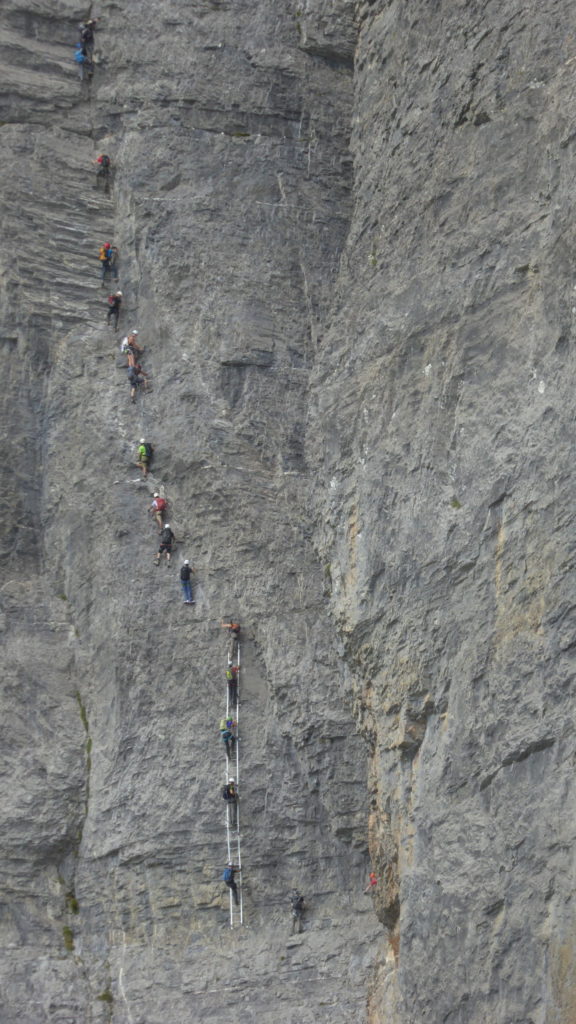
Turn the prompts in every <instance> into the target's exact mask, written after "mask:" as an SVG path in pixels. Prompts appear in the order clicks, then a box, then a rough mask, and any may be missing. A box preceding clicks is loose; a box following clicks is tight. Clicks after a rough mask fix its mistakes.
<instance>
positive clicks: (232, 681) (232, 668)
mask: <svg viewBox="0 0 576 1024" xmlns="http://www.w3.org/2000/svg"><path fill="white" fill-rule="evenodd" d="M239 672H240V666H239V665H228V668H227V669H226V682H227V684H228V700H229V701H230V703H231V704H234V705H236V704H238V673H239Z"/></svg>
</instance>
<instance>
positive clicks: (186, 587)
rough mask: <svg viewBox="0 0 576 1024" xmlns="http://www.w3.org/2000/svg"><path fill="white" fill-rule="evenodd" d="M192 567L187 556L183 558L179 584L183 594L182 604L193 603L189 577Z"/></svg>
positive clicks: (192, 570)
mask: <svg viewBox="0 0 576 1024" xmlns="http://www.w3.org/2000/svg"><path fill="white" fill-rule="evenodd" d="M193 572H194V569H193V568H192V566H191V565H190V562H189V561H188V559H187V558H185V559H184V562H183V563H182V567H181V569H180V585H181V587H182V593H183V594H184V604H194V601H193V600H192V580H191V579H190V577H191V574H192V573H193Z"/></svg>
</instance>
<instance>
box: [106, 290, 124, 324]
mask: <svg viewBox="0 0 576 1024" xmlns="http://www.w3.org/2000/svg"><path fill="white" fill-rule="evenodd" d="M121 305H122V292H114V294H113V295H109V296H108V313H107V314H106V323H107V324H108V326H110V321H111V320H112V319H113V320H114V330H115V331H117V330H118V317H119V316H120V306H121Z"/></svg>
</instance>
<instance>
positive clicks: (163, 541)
mask: <svg viewBox="0 0 576 1024" xmlns="http://www.w3.org/2000/svg"><path fill="white" fill-rule="evenodd" d="M175 540H176V537H175V536H174V534H173V533H172V530H171V529H170V523H165V524H164V526H163V527H162V532H161V534H160V547H159V548H158V553H157V555H156V558H155V559H154V564H155V565H160V559H161V558H162V554H165V555H166V565H170V556H171V554H172V545H173V543H174V541H175Z"/></svg>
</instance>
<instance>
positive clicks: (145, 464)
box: [136, 437, 154, 476]
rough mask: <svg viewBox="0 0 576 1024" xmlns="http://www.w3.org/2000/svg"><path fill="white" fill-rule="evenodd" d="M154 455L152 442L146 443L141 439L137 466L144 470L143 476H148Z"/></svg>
mask: <svg viewBox="0 0 576 1024" xmlns="http://www.w3.org/2000/svg"><path fill="white" fill-rule="evenodd" d="M153 455H154V448H153V447H152V445H151V444H150V441H146V440H145V439H144V438H143V437H141V438H140V443H139V445H138V460H137V462H136V465H137V466H139V468H140V469H141V470H142V476H148V472H149V470H150V463H151V462H152V456H153Z"/></svg>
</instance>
